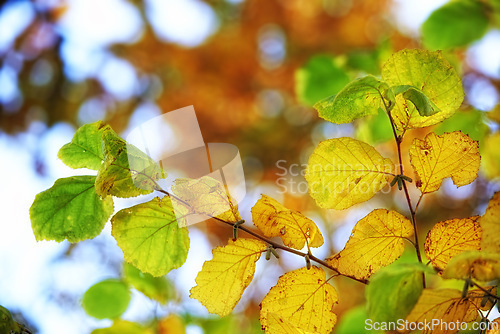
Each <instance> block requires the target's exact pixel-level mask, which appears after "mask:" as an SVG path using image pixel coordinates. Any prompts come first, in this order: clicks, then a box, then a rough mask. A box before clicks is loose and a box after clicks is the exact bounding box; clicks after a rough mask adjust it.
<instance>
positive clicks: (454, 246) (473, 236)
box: [425, 216, 483, 270]
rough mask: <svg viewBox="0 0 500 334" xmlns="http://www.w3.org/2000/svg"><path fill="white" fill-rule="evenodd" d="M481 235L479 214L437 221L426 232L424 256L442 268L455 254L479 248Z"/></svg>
mask: <svg viewBox="0 0 500 334" xmlns="http://www.w3.org/2000/svg"><path fill="white" fill-rule="evenodd" d="M481 235H483V232H482V230H481V226H480V225H479V216H474V217H470V218H463V219H451V220H446V221H442V222H439V223H437V224H436V225H434V226H433V227H432V229H431V230H430V231H429V233H427V238H426V239H425V256H427V258H428V259H429V260H430V261H431V262H432V264H433V265H434V267H436V268H439V269H440V270H443V269H444V268H446V265H447V264H448V262H449V261H450V259H451V258H452V257H454V256H455V255H458V254H460V253H462V252H465V251H468V250H479V249H481Z"/></svg>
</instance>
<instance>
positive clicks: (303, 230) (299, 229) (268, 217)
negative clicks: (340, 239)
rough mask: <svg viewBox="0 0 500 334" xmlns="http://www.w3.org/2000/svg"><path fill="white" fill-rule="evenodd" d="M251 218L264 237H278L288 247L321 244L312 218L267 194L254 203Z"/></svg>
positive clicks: (321, 239) (319, 233)
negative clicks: (290, 208)
mask: <svg viewBox="0 0 500 334" xmlns="http://www.w3.org/2000/svg"><path fill="white" fill-rule="evenodd" d="M252 219H253V222H254V224H255V226H257V227H258V228H259V230H261V231H262V233H263V234H264V235H265V236H266V237H268V238H272V237H280V238H281V239H282V240H283V243H284V244H285V245H286V246H288V247H292V248H295V249H302V248H303V247H304V245H305V244H307V245H308V246H309V247H319V246H321V245H323V236H322V235H321V232H320V230H319V229H318V227H317V226H316V224H315V223H314V222H313V221H312V220H310V219H309V218H307V217H306V216H304V215H303V214H302V213H300V212H298V211H293V210H289V209H287V208H286V207H284V206H283V205H281V204H280V203H278V201H276V200H275V199H273V198H271V197H269V196H266V195H262V198H261V199H259V200H258V201H257V203H255V205H254V206H253V208H252Z"/></svg>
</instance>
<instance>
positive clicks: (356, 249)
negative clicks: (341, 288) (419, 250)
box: [326, 209, 413, 280]
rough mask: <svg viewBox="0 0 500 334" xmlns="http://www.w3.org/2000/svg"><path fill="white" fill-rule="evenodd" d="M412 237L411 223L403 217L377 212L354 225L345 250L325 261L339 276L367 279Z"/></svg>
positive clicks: (399, 252) (391, 258) (382, 210)
mask: <svg viewBox="0 0 500 334" xmlns="http://www.w3.org/2000/svg"><path fill="white" fill-rule="evenodd" d="M411 236H413V227H412V225H411V222H410V221H409V220H408V219H407V218H406V217H404V216H403V215H401V214H399V213H397V212H395V211H389V210H385V209H377V210H373V211H372V212H370V213H369V214H368V215H367V216H366V217H364V218H363V219H361V220H360V221H358V222H357V223H356V226H354V229H353V230H352V233H351V236H350V238H349V240H348V241H347V244H346V245H345V247H344V249H343V250H342V251H340V252H339V253H337V254H336V255H334V256H332V257H330V258H328V259H326V261H327V262H328V263H329V264H330V265H331V266H333V267H334V268H335V269H337V270H338V271H339V272H340V273H341V274H344V275H348V276H353V277H356V278H358V279H363V280H365V279H367V278H368V277H370V276H371V275H372V274H373V273H375V272H376V271H377V270H379V269H380V268H381V267H383V266H386V265H388V264H390V263H392V262H394V260H396V259H397V258H398V257H400V256H401V254H402V253H403V251H404V248H405V246H404V240H403V239H408V238H410V237H411Z"/></svg>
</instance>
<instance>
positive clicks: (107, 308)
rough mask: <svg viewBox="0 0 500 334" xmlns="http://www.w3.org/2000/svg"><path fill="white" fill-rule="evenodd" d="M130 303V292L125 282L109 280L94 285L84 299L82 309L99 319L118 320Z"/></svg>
mask: <svg viewBox="0 0 500 334" xmlns="http://www.w3.org/2000/svg"><path fill="white" fill-rule="evenodd" d="M129 303H130V290H129V288H128V286H127V284H125V283H124V282H122V281H120V280H117V279H107V280H104V281H101V282H99V283H96V284H94V285H92V286H91V287H90V288H89V289H88V290H87V291H86V292H85V294H84V295H83V297H82V307H83V309H84V310H85V312H87V314H88V315H90V316H92V317H94V318H97V319H116V318H118V317H120V316H121V315H122V314H123V312H125V311H126V310H127V308H128V305H129Z"/></svg>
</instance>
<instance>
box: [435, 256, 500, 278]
mask: <svg viewBox="0 0 500 334" xmlns="http://www.w3.org/2000/svg"><path fill="white" fill-rule="evenodd" d="M443 277H444V278H457V279H466V278H470V277H472V278H475V279H477V280H479V281H484V282H486V281H491V280H494V279H497V278H500V254H491V253H484V252H480V251H468V252H464V253H462V254H459V255H457V256H455V257H454V258H453V259H451V260H450V262H449V263H448V265H447V266H446V269H445V270H444V272H443Z"/></svg>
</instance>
